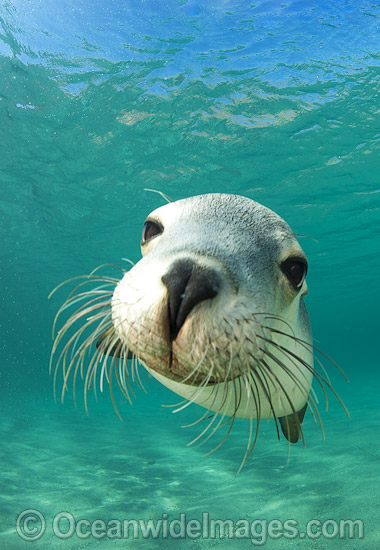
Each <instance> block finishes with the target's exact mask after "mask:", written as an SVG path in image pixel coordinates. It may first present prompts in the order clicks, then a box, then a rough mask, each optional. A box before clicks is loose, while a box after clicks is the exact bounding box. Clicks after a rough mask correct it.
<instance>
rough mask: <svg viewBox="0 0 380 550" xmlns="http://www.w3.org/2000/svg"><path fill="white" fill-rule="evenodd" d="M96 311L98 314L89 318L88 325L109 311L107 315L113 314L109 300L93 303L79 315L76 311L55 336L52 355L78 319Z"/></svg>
mask: <svg viewBox="0 0 380 550" xmlns="http://www.w3.org/2000/svg"><path fill="white" fill-rule="evenodd" d="M99 310H100V311H99ZM95 311H98V313H97V315H94V316H92V317H90V318H89V319H88V320H87V322H86V325H85V326H86V327H87V326H88V324H91V323H94V322H96V321H97V320H99V319H102V318H103V317H104V316H105V315H106V314H107V311H108V312H109V313H108V314H107V315H111V313H110V308H109V307H108V303H107V302H104V303H101V304H93V305H92V306H91V307H90V308H88V309H86V310H82V312H81V313H80V314H78V315H76V313H74V314H73V315H72V316H71V317H70V318H69V319H68V320H67V321H66V323H65V324H64V325H63V327H62V328H61V329H60V330H59V331H58V334H57V336H56V338H55V341H54V344H53V349H52V355H54V354H55V353H56V350H57V348H58V346H59V344H60V342H61V340H62V338H63V337H64V336H66V335H67V332H68V330H69V329H71V328H72V327H73V326H74V324H75V323H76V322H77V321H78V320H80V319H82V318H83V317H87V316H88V315H89V314H90V313H94V312H95ZM66 345H67V344H66ZM70 345H71V344H70Z"/></svg>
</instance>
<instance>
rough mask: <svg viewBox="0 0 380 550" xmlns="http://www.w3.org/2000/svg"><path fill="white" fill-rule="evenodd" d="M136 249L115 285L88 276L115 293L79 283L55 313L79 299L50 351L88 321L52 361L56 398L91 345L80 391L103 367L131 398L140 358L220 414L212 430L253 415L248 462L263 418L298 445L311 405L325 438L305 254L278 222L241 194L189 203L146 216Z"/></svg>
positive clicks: (324, 380) (157, 374)
mask: <svg viewBox="0 0 380 550" xmlns="http://www.w3.org/2000/svg"><path fill="white" fill-rule="evenodd" d="M141 251H142V256H143V257H142V259H141V260H140V261H139V262H138V263H137V264H136V265H134V266H133V267H132V268H131V269H130V270H129V271H127V272H125V274H124V276H123V277H122V279H121V280H119V281H118V280H115V279H110V278H107V277H101V276H99V275H98V274H97V273H94V274H92V276H91V277H90V280H91V281H96V282H97V281H100V282H101V283H102V285H103V284H110V285H111V287H112V288H111V289H105V288H104V287H103V286H101V287H98V288H96V289H94V290H91V291H83V287H82V285H83V284H85V283H86V281H84V282H83V283H81V284H80V285H79V290H77V291H76V292H74V294H73V293H72V294H71V295H70V296H69V299H68V301H67V302H66V303H65V304H64V306H63V307H62V308H61V310H62V309H66V308H67V307H68V306H70V305H73V304H76V303H78V301H80V300H84V302H85V303H84V305H82V306H81V308H79V309H78V310H77V311H76V312H75V313H74V314H73V315H72V316H71V317H70V318H69V319H68V320H67V322H66V323H65V324H64V326H63V328H62V329H61V331H60V332H59V333H58V336H57V338H56V342H55V344H54V348H53V354H55V353H56V352H57V348H58V346H59V344H60V343H61V342H63V337H64V336H65V337H66V336H67V334H68V331H69V329H71V327H72V326H73V324H74V323H77V322H78V321H83V320H84V319H86V323H85V324H84V326H81V327H80V328H79V329H78V330H77V331H76V332H75V333H74V334H73V335H72V336H71V338H69V339H68V341H67V343H66V344H65V345H64V347H63V349H62V351H61V354H60V356H59V358H58V361H57V364H56V368H55V378H56V375H57V372H58V368H59V365H63V373H64V384H63V390H62V398H63V396H64V393H65V390H66V389H67V384H68V380H69V377H70V376H71V374H73V377H74V383H75V379H76V376H77V372H78V369H80V370H81V371H83V366H84V357H85V352H86V351H87V350H88V349H89V348H90V346H92V344H94V343H95V342H96V344H97V349H98V353H94V354H93V356H92V359H91V361H90V362H89V364H88V366H87V369H86V374H85V375H84V376H85V389H86V390H87V388H89V387H90V386H91V385H92V384H93V382H94V380H95V378H96V373H97V367H98V365H99V364H102V369H101V375H100V382H101V387H103V378H104V375H106V376H107V378H108V379H110V378H111V376H112V372H114V375H116V378H117V379H118V382H119V386H120V387H121V389H122V391H123V392H124V393H125V395H126V397H127V398H128V399H130V393H131V386H130V380H131V378H134V379H137V381H138V370H137V365H136V361H134V362H132V367H130V368H129V367H128V364H127V360H128V359H130V358H132V359H133V358H135V359H137V360H138V361H139V363H141V364H142V365H143V366H144V367H145V368H146V370H147V371H148V372H149V373H150V374H151V375H152V376H153V377H154V378H156V379H157V380H158V381H159V382H160V383H161V384H163V385H164V386H166V387H168V388H169V389H170V390H172V391H174V392H175V393H177V394H179V395H180V396H182V397H184V398H185V399H186V400H188V402H192V403H197V404H198V405H201V406H202V407H204V408H205V409H206V412H205V414H204V415H203V416H202V419H206V418H209V415H210V412H214V413H217V414H214V415H212V416H211V420H210V422H209V423H208V424H207V429H209V428H211V426H212V427H213V428H215V427H220V426H221V425H224V424H230V428H231V427H232V425H233V422H234V420H235V418H237V417H239V418H247V419H249V421H250V431H249V437H248V442H247V447H246V450H245V456H244V459H243V462H244V461H245V460H246V459H247V457H248V456H249V454H250V453H251V452H252V449H253V446H254V444H255V442H256V439H257V434H258V428H259V424H260V420H261V419H264V418H265V419H269V418H273V419H274V422H275V426H276V429H277V434H278V436H279V426H280V427H281V430H282V432H283V434H284V435H285V437H286V438H287V439H288V441H290V442H292V443H295V442H297V441H298V440H299V437H300V435H301V437H302V439H303V433H302V427H301V425H302V421H303V418H304V415H305V411H306V409H307V408H308V407H309V409H310V410H311V412H312V414H313V416H314V417H316V418H317V419H319V423H320V426H321V429H322V432H323V427H322V423H321V421H320V416H319V412H318V408H317V404H316V400H315V398H314V397H313V394H312V393H311V385H312V381H313V378H314V379H316V380H317V382H318V383H319V385H320V386H321V387H322V388H323V391H324V392H325V389H324V386H327V387H329V388H330V389H331V390H332V391H333V392H334V390H333V388H332V387H331V385H330V382H329V379H328V377H327V376H326V374H325V372H324V370H323V371H322V372H319V371H318V370H317V369H315V368H314V364H313V355H314V350H315V348H314V347H313V342H312V335H311V328H310V322H309V317H308V313H307V310H306V307H305V303H304V297H305V296H306V294H307V292H308V287H307V283H306V274H307V268H308V264H307V259H306V255H305V253H304V251H303V250H302V248H301V246H300V244H299V242H298V240H297V238H296V236H295V234H294V233H293V231H292V230H291V228H290V227H289V225H288V224H287V223H286V222H285V221H284V220H283V219H282V218H280V217H279V216H278V215H277V214H275V213H274V212H273V211H271V210H269V209H268V208H266V207H265V206H262V205H261V204H259V203H257V202H254V201H253V200H251V199H248V198H246V197H242V196H238V195H228V194H217V193H213V194H206V195H199V196H194V197H190V198H187V199H182V200H179V201H176V202H171V203H169V204H166V205H164V206H162V207H160V208H158V209H156V210H154V211H153V212H152V213H151V214H149V216H148V218H147V219H146V221H145V223H144V226H143V231H142V239H141ZM61 310H60V312H61ZM60 312H59V314H60ZM89 315H92V317H90V318H89V319H88V317H89ZM93 325H95V329H94V330H93V331H92V332H91V333H90V334H89V335H88V336H87V337H85V336H84V335H85V334H86V330H87V329H88V328H89V327H92V326H93ZM70 347H71V348H73V351H72V352H71V359H70V361H68V360H67V355H68V350H69V348H70ZM102 356H103V357H105V360H104V361H102V359H101V357H102ZM109 365H110V366H109ZM131 371H132V376H131ZM82 375H83V373H82ZM93 385H94V386H95V384H93ZM334 393H335V395H337V394H336V392H334ZM337 397H338V399H340V398H339V396H337ZM217 418H218V419H219V420H217ZM254 420H256V430H255V431H254V430H252V426H253V421H254ZM207 429H205V430H203V432H202V434H204V433H207ZM215 431H216V430H214V432H215ZM218 446H219V445H218Z"/></svg>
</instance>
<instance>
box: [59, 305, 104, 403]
mask: <svg viewBox="0 0 380 550" xmlns="http://www.w3.org/2000/svg"><path fill="white" fill-rule="evenodd" d="M110 317H111V314H108V315H107V316H106V317H103V319H102V322H101V323H100V325H98V326H97V327H96V329H95V330H94V331H93V332H92V333H91V334H90V335H89V336H88V337H87V338H86V339H85V340H84V341H83V342H82V343H81V345H80V346H79V347H78V348H77V350H76V351H75V353H74V354H71V359H70V362H69V366H68V367H67V369H66V360H67V354H68V351H69V349H70V348H71V347H72V344H75V342H77V341H78V339H79V337H80V336H81V335H82V334H83V332H84V331H85V330H86V329H87V328H88V327H89V326H90V325H91V324H93V323H94V322H96V321H98V320H99V319H97V318H92V319H90V320H89V321H87V323H86V324H85V325H83V326H82V327H81V328H80V329H79V330H77V332H76V333H75V334H74V335H73V336H72V337H71V338H70V339H69V341H68V343H67V344H66V345H65V347H64V348H63V350H62V353H64V355H63V360H62V373H63V387H62V397H61V400H62V402H63V398H64V392H65V391H66V389H67V382H68V380H69V376H70V373H71V370H72V368H73V367H74V364H76V367H75V369H74V378H73V389H74V401H75V381H76V376H77V372H78V368H79V366H81V377H82V378H83V360H84V354H85V353H86V351H87V350H88V349H89V347H90V346H91V345H92V344H93V342H94V341H95V340H96V339H97V337H98V336H99V334H100V332H101V331H102V330H103V328H104V326H105V325H107V323H109V318H110ZM62 353H61V355H60V357H59V359H58V361H57V367H58V366H59V364H60V362H61V357H62Z"/></svg>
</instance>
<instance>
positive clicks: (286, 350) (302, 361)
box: [276, 343, 350, 416]
mask: <svg viewBox="0 0 380 550" xmlns="http://www.w3.org/2000/svg"><path fill="white" fill-rule="evenodd" d="M276 345H277V346H278V349H281V350H283V351H284V352H285V353H286V354H287V355H291V356H292V357H294V358H295V359H296V360H297V361H299V363H301V364H302V365H303V366H304V367H305V368H307V369H308V370H309V371H310V372H312V373H313V374H314V376H315V378H316V380H320V381H321V382H324V384H325V385H326V386H327V387H328V388H329V390H330V391H331V392H332V393H333V394H334V395H335V397H336V398H337V399H338V401H339V403H340V404H341V406H342V407H343V409H344V411H345V413H346V414H347V416H350V413H349V412H348V410H347V407H346V405H345V404H344V402H343V400H342V398H341V397H340V395H339V394H338V392H337V391H336V390H335V389H334V387H333V386H332V385H331V384H330V383H329V382H328V380H327V379H326V378H325V377H324V376H323V375H322V374H321V373H320V372H318V371H317V370H316V369H315V368H314V367H311V366H310V365H309V364H308V363H306V361H304V360H303V359H302V358H300V357H299V356H298V355H297V354H295V353H293V352H292V351H291V350H289V349H287V348H285V347H284V346H281V345H280V344H278V343H276Z"/></svg>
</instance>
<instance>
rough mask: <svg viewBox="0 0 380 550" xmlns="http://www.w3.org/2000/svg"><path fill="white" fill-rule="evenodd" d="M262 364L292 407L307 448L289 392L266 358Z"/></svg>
mask: <svg viewBox="0 0 380 550" xmlns="http://www.w3.org/2000/svg"><path fill="white" fill-rule="evenodd" d="M261 362H262V364H263V365H264V367H265V368H266V369H267V370H268V372H270V373H271V375H272V376H273V379H274V380H275V381H276V384H277V385H278V387H279V388H281V391H282V395H284V396H285V398H286V401H287V402H288V404H289V405H290V408H291V410H292V413H293V415H294V419H295V422H296V424H297V427H298V430H299V433H300V436H301V439H302V443H303V446H305V437H304V434H303V430H302V424H301V422H300V420H299V418H298V415H297V411H296V409H295V407H294V405H293V401H292V400H291V398H290V396H289V394H288V392H287V391H286V389H285V388H284V385H283V384H282V382H281V380H280V379H279V378H278V376H277V375H276V373H274V372H273V370H272V368H271V366H270V365H269V364H268V362H267V361H266V360H265V359H264V358H262V359H261ZM279 397H280V398H281V394H280V395H279ZM286 422H287V423H288V419H286Z"/></svg>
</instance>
